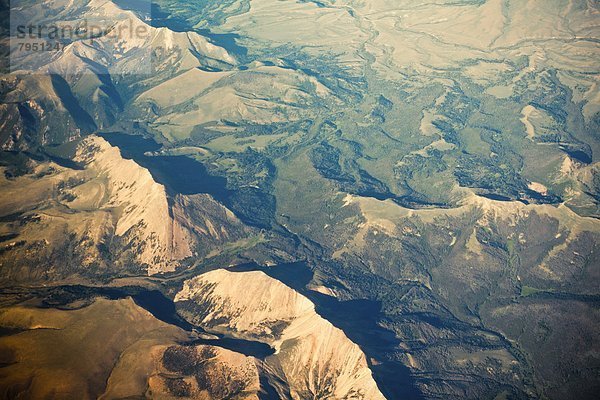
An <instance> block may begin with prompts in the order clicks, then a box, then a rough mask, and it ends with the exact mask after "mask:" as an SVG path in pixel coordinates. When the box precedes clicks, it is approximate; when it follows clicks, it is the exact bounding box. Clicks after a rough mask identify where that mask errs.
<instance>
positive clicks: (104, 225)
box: [0, 136, 251, 282]
mask: <svg viewBox="0 0 600 400" xmlns="http://www.w3.org/2000/svg"><path fill="white" fill-rule="evenodd" d="M73 161H74V162H75V163H77V165H79V166H78V167H77V168H75V169H73V168H67V167H61V166H59V165H57V164H54V163H41V164H38V165H36V166H35V167H34V168H33V172H32V173H31V174H28V175H25V176H22V177H19V178H17V179H14V180H9V179H6V178H4V177H3V178H2V182H1V186H2V191H1V192H0V196H1V197H2V207H1V212H2V215H3V217H4V219H3V221H2V223H1V229H2V235H3V246H2V252H3V255H4V257H3V261H2V266H3V269H2V279H3V280H10V281H13V282H16V281H26V280H27V281H30V282H31V280H37V279H56V278H66V277H68V276H71V275H74V276H89V277H92V276H95V277H100V276H107V277H108V276H111V274H113V273H117V275H127V274H140V273H142V274H143V273H147V274H150V275H151V274H155V273H160V272H162V273H164V272H168V271H172V270H174V269H175V268H176V267H177V266H179V265H181V262H182V261H183V260H185V259H186V258H189V257H191V256H192V255H195V256H205V255H207V254H208V253H209V252H211V251H214V249H215V247H222V246H223V245H224V244H225V243H228V242H236V241H238V240H240V239H242V238H244V237H247V236H249V235H250V234H251V231H250V230H248V229H246V228H245V227H244V226H243V225H242V224H241V223H240V222H239V221H238V220H237V218H236V217H235V216H234V215H233V214H232V213H231V212H230V211H229V210H227V209H226V208H224V207H223V206H221V205H220V204H218V203H216V202H215V201H214V200H213V199H212V198H211V197H210V196H207V195H193V196H175V197H174V198H171V197H170V196H168V194H167V191H166V189H165V187H164V186H163V185H161V184H158V183H156V182H155V180H154V178H153V177H152V175H151V174H150V172H149V171H148V170H147V169H145V168H143V167H141V166H140V165H138V164H136V163H135V162H134V161H132V160H128V159H125V158H123V157H122V155H121V153H120V151H119V150H118V149H117V148H116V147H113V146H111V145H110V144H108V143H107V142H106V141H105V140H104V139H102V138H100V137H97V136H90V137H87V138H86V139H83V140H82V141H81V142H79V143H78V144H77V145H76V146H75V149H74V157H73ZM205 212H209V214H205ZM211 221H212V222H211ZM10 238H13V239H12V240H10ZM65 252H66V253H65ZM42 266H45V267H42Z"/></svg>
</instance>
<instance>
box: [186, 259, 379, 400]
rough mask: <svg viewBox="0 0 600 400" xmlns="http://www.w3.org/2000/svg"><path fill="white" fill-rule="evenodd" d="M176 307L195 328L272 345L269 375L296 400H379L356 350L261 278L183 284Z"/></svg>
mask: <svg viewBox="0 0 600 400" xmlns="http://www.w3.org/2000/svg"><path fill="white" fill-rule="evenodd" d="M175 301H176V302H178V303H179V305H180V307H181V308H182V309H183V310H184V311H182V314H183V315H184V316H185V317H186V318H188V319H189V320H190V321H191V322H193V323H195V324H198V325H202V326H205V327H207V329H209V330H214V331H217V332H227V333H229V334H232V335H235V336H238V337H241V338H247V339H253V340H257V341H261V342H264V343H268V344H269V345H271V346H272V347H273V348H274V349H275V354H274V355H272V356H270V357H268V358H267V359H266V360H265V363H266V364H267V366H268V367H267V369H268V370H269V371H271V373H273V374H275V375H276V376H277V377H278V378H279V379H281V380H282V381H283V382H285V383H286V384H287V386H289V389H288V390H289V393H290V396H291V397H292V398H294V399H306V398H320V399H329V398H332V399H333V398H335V399H342V398H355V399H383V396H382V395H381V393H380V392H379V389H378V388H377V386H376V384H375V381H374V380H373V378H372V375H371V371H370V370H369V368H368V366H367V360H366V358H365V356H364V354H363V353H362V351H361V350H360V348H359V347H358V346H357V345H356V344H354V343H352V342H351V341H350V340H349V339H348V338H347V337H346V336H345V334H344V333H343V332H342V331H341V330H340V329H338V328H336V327H334V326H333V325H332V324H331V323H330V322H328V321H327V320H325V319H323V318H322V317H321V316H319V315H318V314H317V313H316V311H315V307H314V305H313V304H312V303H311V302H310V301H309V300H308V299H307V298H306V297H304V296H302V295H301V294H299V293H297V292H295V291H294V290H293V289H291V288H289V287H287V286H286V285H284V284H282V283H281V282H279V281H277V280H275V279H273V278H270V277H269V276H267V275H266V274H264V273H263V272H258V271H256V272H229V271H226V270H216V271H212V272H208V273H206V274H203V275H200V276H198V277H196V278H193V279H191V280H188V281H186V282H185V284H184V287H183V289H182V290H181V291H180V292H179V293H177V296H176V297H175ZM277 389H278V393H279V394H280V396H283V394H284V393H285V391H284V388H283V387H278V388H277Z"/></svg>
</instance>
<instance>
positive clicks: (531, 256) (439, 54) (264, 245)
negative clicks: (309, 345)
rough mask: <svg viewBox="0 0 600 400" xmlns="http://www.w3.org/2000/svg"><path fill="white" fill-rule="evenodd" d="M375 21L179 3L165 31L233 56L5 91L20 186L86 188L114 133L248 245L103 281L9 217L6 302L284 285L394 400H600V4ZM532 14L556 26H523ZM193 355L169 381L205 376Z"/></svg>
mask: <svg viewBox="0 0 600 400" xmlns="http://www.w3.org/2000/svg"><path fill="white" fill-rule="evenodd" d="M79 3H82V2H78V4H79ZM363 3H369V2H355V1H340V2H334V1H323V2H305V1H301V2H291V1H289V2H288V1H286V2H275V1H267V0H263V1H257V0H256V1H255V0H252V1H236V0H228V1H219V2H214V1H186V2H184V1H171V0H158V1H155V2H153V3H152V7H153V8H152V17H153V18H152V22H151V25H152V26H154V27H162V28H166V29H167V30H168V31H169V32H171V31H173V32H180V33H186V34H188V35H191V34H192V33H193V34H196V35H198V36H197V37H199V38H202V39H201V40H205V41H206V42H207V43H209V44H211V46H212V47H211V48H212V50H207V47H206V46H200V45H197V46H194V45H193V44H191V43H192V42H191V41H190V40H188V39H187V36H186V38H185V39H181V40H180V39H175V40H174V41H173V43H174V44H173V45H172V47H170V48H169V47H168V46H167V48H168V49H167V50H165V49H164V48H162V47H160V46H155V45H152V46H155V47H151V50H152V56H153V58H152V67H153V74H152V75H151V76H145V75H143V74H142V75H141V77H140V76H138V75H133V76H132V75H128V74H127V73H126V72H127V68H130V69H133V68H134V66H132V64H133V62H132V64H128V63H127V57H131V58H132V60H133V61H135V60H136V54H139V53H136V52H135V51H137V50H134V51H133V55H128V56H127V57H125V61H114V62H115V64H116V65H117V66H118V67H114V66H111V65H108V66H106V67H104V66H102V68H100V66H98V65H97V64H98V62H97V61H93V60H89V59H87V58H85V57H80V58H78V60H77V62H79V63H80V64H81V65H82V67H81V68H82V70H83V71H84V72H81V73H79V74H74V75H70V74H67V75H66V76H64V77H61V76H60V74H33V75H6V76H3V78H2V81H1V82H0V103H1V104H0V118H1V121H2V123H1V124H0V125H1V129H0V146H1V147H2V149H3V151H2V152H1V153H0V165H1V166H2V167H3V173H4V175H5V177H6V179H7V180H9V181H12V180H14V179H18V178H19V177H23V176H25V177H32V176H33V177H34V178H35V179H43V176H37V175H35V174H36V173H37V174H39V172H37V169H36V168H37V167H38V166H39V165H41V164H43V163H45V162H48V161H53V162H54V163H56V164H58V165H60V166H63V167H64V168H68V169H73V170H77V168H81V166H80V165H78V164H77V163H75V162H74V161H73V160H72V159H73V156H74V147H75V146H76V145H77V143H79V141H80V140H81V138H82V137H85V136H87V135H90V134H94V133H95V134H98V135H100V136H102V137H104V138H105V139H106V140H108V142H109V143H111V144H112V145H114V146H117V147H118V148H119V149H120V151H121V154H122V155H123V157H125V158H127V159H132V160H134V161H135V162H136V163H137V164H139V165H141V166H142V167H144V168H146V169H148V170H149V171H150V173H151V174H152V176H153V178H154V180H155V181H156V182H158V183H160V184H163V185H165V187H166V189H167V195H168V199H169V205H170V207H171V208H170V212H171V214H174V213H175V212H174V211H173V210H187V211H188V213H187V214H185V216H184V219H185V220H186V223H187V224H188V225H189V226H191V227H194V226H196V227H197V226H202V228H203V229H205V230H206V231H208V230H209V228H208V224H207V223H206V221H205V220H206V219H208V220H211V218H212V217H214V216H215V215H217V213H223V211H222V210H220V209H219V210H217V208H218V207H217V206H215V205H213V204H212V203H211V204H210V205H207V206H206V205H205V203H201V200H198V202H197V203H193V204H192V205H193V206H190V203H186V202H185V198H184V197H183V196H194V195H198V194H208V195H210V196H211V197H212V198H213V199H214V200H216V201H217V202H218V203H220V204H222V205H223V206H225V207H226V208H227V209H228V210H231V211H232V212H233V213H234V214H235V216H236V217H237V218H239V220H240V221H241V224H239V225H236V224H234V223H232V222H231V221H229V220H227V219H226V218H225V217H223V216H222V215H221V214H218V215H219V217H218V218H214V219H212V220H213V221H219V222H220V223H222V225H221V226H224V227H226V228H227V229H228V230H229V231H230V232H231V237H230V238H228V239H227V240H225V239H223V240H215V241H214V242H212V241H211V240H212V239H210V238H209V239H207V240H206V241H204V242H202V243H206V244H200V245H198V247H197V248H195V249H194V250H195V251H196V253H195V255H196V256H198V257H196V256H190V257H186V258H185V259H184V260H182V261H181V262H180V264H179V265H178V267H177V268H176V269H175V271H164V272H162V273H159V274H157V275H155V276H153V277H151V278H145V275H146V271H147V265H140V264H139V263H138V262H136V261H135V260H134V257H133V256H132V255H131V253H132V252H133V253H135V251H136V243H137V242H135V241H133V242H129V241H128V240H129V238H119V237H115V238H114V239H111V240H110V241H105V242H102V243H100V244H98V245H97V246H95V247H97V248H98V251H99V254H100V256H101V257H100V258H101V260H102V262H98V265H99V266H102V268H89V269H81V268H80V265H81V263H82V262H83V261H82V259H83V258H84V256H85V251H82V250H81V249H82V248H83V247H82V246H83V244H82V243H83V242H82V241H81V240H79V239H77V238H75V237H73V236H69V235H65V237H64V240H63V242H62V247H61V248H59V249H58V250H55V251H54V252H53V253H52V254H51V257H49V256H48V255H47V254H45V253H43V252H42V250H41V249H42V247H43V245H41V244H40V243H39V242H37V244H32V245H30V244H29V243H28V242H26V241H24V240H23V239H22V238H20V237H19V233H18V232H21V227H23V226H29V225H28V224H30V223H35V221H34V220H32V218H35V217H33V216H31V214H30V213H29V214H27V213H21V212H20V211H19V210H4V209H3V211H4V215H2V216H0V218H1V222H2V223H3V224H4V226H5V227H6V229H4V230H3V231H2V232H1V235H0V246H1V247H0V258H1V259H2V263H3V265H4V266H5V269H4V271H11V272H10V274H9V273H8V272H3V271H2V270H1V269H0V275H2V282H3V284H5V286H7V287H10V282H11V281H19V280H22V279H23V277H24V276H26V277H27V278H28V279H31V280H32V285H33V284H40V283H44V284H52V283H53V282H54V281H56V280H59V279H66V278H73V277H75V278H73V279H84V280H86V281H88V280H89V281H92V282H94V283H99V282H102V283H103V284H107V283H110V282H111V281H112V280H113V279H114V278H131V277H136V278H140V277H141V278H140V279H148V280H150V281H151V282H152V283H153V284H157V285H158V288H159V289H160V290H161V291H162V292H164V293H165V294H166V295H167V296H168V297H170V298H173V297H174V296H175V294H176V293H177V291H178V290H179V289H180V288H181V286H182V284H183V281H184V280H185V279H188V278H190V277H193V276H195V275H197V274H200V273H202V272H205V271H208V270H211V269H214V268H222V267H227V266H229V265H240V264H249V265H250V267H248V268H251V269H254V268H263V267H260V266H264V265H270V266H271V265H274V266H271V267H268V268H263V269H264V270H265V271H267V272H268V273H269V274H270V275H272V276H274V277H275V278H276V279H279V280H281V281H282V282H284V283H285V284H287V285H288V286H290V287H292V288H294V289H295V290H297V291H299V292H301V293H303V294H304V295H305V296H307V297H308V298H309V299H310V300H311V301H313V302H314V303H315V305H316V308H317V312H318V313H319V314H321V315H322V316H323V317H324V318H326V319H328V320H329V321H331V322H332V323H333V324H334V325H336V326H337V327H339V328H340V329H342V330H343V331H344V332H345V334H346V335H347V336H348V337H349V338H350V339H351V340H352V341H354V342H355V343H357V344H358V345H359V346H360V347H361V349H362V350H363V352H364V353H365V355H366V356H367V357H368V359H369V363H370V367H371V370H372V371H373V374H374V377H375V380H376V381H377V384H378V385H379V387H380V390H381V392H382V393H383V394H384V395H385V396H386V397H388V398H390V399H392V398H398V399H401V398H402V399H403V398H432V399H433V398H456V399H459V398H472V399H483V398H490V399H493V398H498V399H503V398H519V399H521V398H523V399H526V398H550V399H571V398H573V399H587V398H590V399H592V398H594V396H596V395H597V393H598V392H599V391H600V379H599V375H598V372H599V371H600V357H599V356H598V351H599V346H600V337H599V332H600V330H599V329H598V328H599V325H598V321H599V319H598V318H599V315H598V305H599V301H600V291H599V284H600V261H599V258H598V256H597V254H598V252H599V251H600V248H599V246H600V233H599V232H600V223H599V222H598V218H600V211H599V204H600V203H599V200H600V194H599V193H600V178H599V177H598V173H597V171H598V161H599V160H598V157H599V154H600V140H599V137H598V134H599V132H600V114H599V110H600V107H599V105H598V98H599V97H598V89H597V86H598V74H599V73H600V72H599V71H598V67H599V66H598V61H597V59H598V58H597V56H598V52H599V50H598V49H599V48H598V35H599V34H600V33H599V32H598V28H597V21H598V16H597V15H598V12H600V10H599V9H598V5H597V4H596V3H594V2H587V4H584V3H585V2H582V1H570V2H569V1H558V0H556V1H548V2H544V3H543V2H541V1H525V0H522V1H516V2H510V4H508V3H509V2H495V1H491V0H489V1H487V2H486V1H483V0H482V1H454V2H447V1H444V2H436V3H439V4H435V5H432V4H426V5H421V6H418V7H417V6H415V5H414V2H413V3H411V2H408V1H401V2H399V3H400V4H398V5H390V4H388V2H384V1H374V2H372V4H363ZM392 3H393V2H392ZM117 4H120V5H123V6H124V7H125V6H126V7H127V8H129V9H133V10H139V7H137V8H136V3H135V2H129V1H123V2H117ZM253 7H255V8H253ZM528 7H534V8H535V9H536V10H538V12H539V14H540V16H543V17H544V18H546V19H544V18H542V17H540V19H539V20H535V21H531V22H530V21H523V19H522V18H521V16H522V14H527V15H526V16H525V18H530V17H531V15H529V14H533V12H532V11H526V12H525V11H522V10H526V9H527V10H530V9H529V8H528ZM555 9H559V10H561V11H560V13H559V15H557V14H556V13H555V12H554V11H553V10H555ZM398 10H400V11H398ZM423 10H425V11H427V15H426V16H424V14H423ZM404 14H406V15H405V16H403V17H400V16H399V15H404ZM140 15H141V13H140ZM536 15H537V14H536ZM549 15H550V16H549ZM589 15H591V16H589ZM288 17H289V18H288ZM282 18H283V19H284V20H285V21H288V22H287V23H288V25H287V26H286V25H284V26H283V27H282V26H281V25H280V24H281V19H282ZM455 18H456V19H457V21H458V22H457V23H456V26H454V25H453V26H450V27H445V25H443V24H444V23H445V22H444V21H445V20H448V19H450V20H453V19H455ZM433 20H435V21H438V22H435V21H434V22H435V23H431V21H433ZM589 20H592V21H593V22H589ZM474 21H484V22H483V23H484V24H487V25H489V26H490V28H489V30H487V29H486V30H485V32H482V29H480V28H481V27H480V26H478V25H477V23H476V22H474ZM498 21H500V22H498ZM278 24H279V25H278ZM438 24H441V25H440V26H441V28H438V27H437V26H438ZM563 25H565V26H569V27H570V28H569V30H564V31H563V30H562V28H560V26H563ZM457 26H460V28H459V27H457ZM316 27H318V28H319V29H317V28H316ZM461 29H463V30H461ZM290 32H291V33H290ZM480 32H482V33H481V34H480ZM527 37H535V38H537V39H535V40H533V39H532V40H526V39H523V40H521V39H522V38H527ZM160 40H165V39H164V38H160ZM198 40H200V39H198ZM215 49H217V50H215ZM140 51H141V50H140ZM404 54H406V57H405V56H404ZM65 62H66V61H65ZM69 62H70V61H69ZM78 65H79V64H78ZM130 72H131V71H130ZM134 72H135V71H134ZM115 132H119V133H115ZM61 189H63V188H61V187H57V190H59V191H60V190H61ZM64 196H69V194H68V193H66V194H64ZM64 196H63V197H60V196H58V197H57V199H58V200H57V202H59V203H60V202H62V203H61V204H64V203H69V202H70V201H73V200H74V198H71V199H70V198H65V197H64ZM44 207H46V206H44ZM10 211H14V212H10ZM67 212H70V211H67ZM177 212H178V211H177ZM209 222H210V221H209ZM203 224H204V225H203ZM228 224H230V225H228ZM242 224H243V225H242ZM191 231H192V232H194V234H198V232H199V229H196V230H194V229H191ZM15 232H17V233H15ZM203 238H204V236H203ZM35 246H41V247H40V248H39V249H38V248H37V247H35ZM202 246H205V247H202ZM215 249H217V250H219V251H215ZM38 250H39V252H38ZM134 255H135V254H134ZM21 264H24V265H25V264H26V265H27V267H28V268H29V267H31V266H32V265H34V264H35V265H39V269H38V270H35V268H30V269H34V270H35V271H34V272H23V271H25V270H27V271H29V270H28V269H27V268H23V269H22V270H21V269H19V268H20V267H19V266H20V265H21ZM94 265H96V264H94ZM7 266H8V267H7ZM9 267H10V268H9ZM307 270H308V272H307ZM11 274H12V275H11ZM157 282H158V283H157ZM318 287H325V288H326V289H327V291H326V292H324V291H323V290H320V291H316V290H313V289H315V288H318ZM325 293H328V294H325ZM178 307H179V310H178V311H179V312H180V313H181V314H182V315H183V316H186V317H187V318H188V319H191V318H192V317H193V315H195V314H198V313H202V312H203V310H199V309H197V308H194V307H197V305H190V304H187V303H185V302H184V303H182V304H179V305H178ZM204 311H206V310H204ZM167 322H169V321H167ZM259 350H260V349H259ZM263 350H264V349H263ZM190 357H191V356H190V355H189V354H187V353H186V352H185V350H182V349H179V350H178V349H176V348H174V350H172V351H167V352H166V353H165V358H164V360H163V362H164V363H165V368H167V369H169V370H172V371H177V369H178V368H184V367H185V362H192V361H193V362H204V361H202V360H200V361H198V360H195V359H194V360H192V359H191V358H190ZM179 359H182V360H184V361H185V362H183V364H182V363H179V362H177V360H179ZM190 360H191V361H190ZM171 364H172V365H171ZM197 378H198V379H199V381H202V377H201V376H200V377H197ZM169 385H172V388H171V389H172V390H171V391H172V392H173V393H178V392H181V394H185V393H186V392H187V391H189V390H190V389H189V388H188V387H187V386H186V383H185V382H184V381H173V382H170V383H169ZM238 386H240V387H243V386H244V385H242V384H241V383H240V385H238ZM211 390H212V391H215V390H217V388H209V391H211ZM227 390H231V391H232V393H234V392H236V390H237V389H236V382H232V387H231V388H227ZM215 393H216V392H215ZM215 393H213V392H211V394H214V395H215V396H217V397H227V396H229V395H231V393H229V392H228V393H216V394H215Z"/></svg>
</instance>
